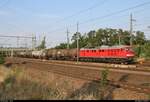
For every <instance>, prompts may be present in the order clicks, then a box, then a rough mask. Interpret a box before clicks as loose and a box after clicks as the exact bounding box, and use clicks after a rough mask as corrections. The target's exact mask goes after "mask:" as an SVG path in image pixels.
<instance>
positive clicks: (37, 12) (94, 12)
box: [0, 0, 150, 47]
mask: <svg viewBox="0 0 150 102" xmlns="http://www.w3.org/2000/svg"><path fill="white" fill-rule="evenodd" d="M145 2H150V0H0V35H20V36H21V35H25V36H31V35H32V34H35V35H36V36H37V40H38V42H39V38H42V36H44V35H46V40H47V46H48V47H52V46H55V45H57V44H59V43H61V42H65V41H66V29H67V27H68V29H69V31H70V37H71V36H72V35H73V33H75V32H76V26H75V24H76V23H77V22H79V31H80V32H82V33H85V32H88V31H90V30H96V29H98V28H106V27H107V28H122V29H125V30H129V17H130V13H133V17H134V19H136V22H134V30H135V31H136V30H142V31H144V32H145V34H146V36H147V38H150V35H149V34H150V29H148V27H147V26H150V4H147V5H144V6H141V7H138V8H135V9H131V10H127V11H125V12H122V13H119V14H117V15H113V16H106V15H109V14H112V13H114V12H117V11H120V10H124V9H127V8H130V7H134V6H136V5H139V4H142V3H145ZM103 16H106V17H103ZM95 18H97V19H96V20H95ZM88 20H90V22H86V21H88ZM25 41H28V45H30V43H31V41H29V40H25V39H22V40H20V44H25ZM3 43H4V44H13V43H14V44H13V45H16V39H12V38H7V39H6V38H5V39H4V38H3V39H2V38H0V44H3Z"/></svg>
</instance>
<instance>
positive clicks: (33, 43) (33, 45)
mask: <svg viewBox="0 0 150 102" xmlns="http://www.w3.org/2000/svg"><path fill="white" fill-rule="evenodd" d="M0 37H1V38H16V39H17V47H19V39H31V40H32V49H35V47H36V36H6V35H0ZM1 45H2V44H1Z"/></svg>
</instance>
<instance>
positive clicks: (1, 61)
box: [0, 56, 5, 64]
mask: <svg viewBox="0 0 150 102" xmlns="http://www.w3.org/2000/svg"><path fill="white" fill-rule="evenodd" d="M4 63H5V59H4V57H3V56H0V64H4Z"/></svg>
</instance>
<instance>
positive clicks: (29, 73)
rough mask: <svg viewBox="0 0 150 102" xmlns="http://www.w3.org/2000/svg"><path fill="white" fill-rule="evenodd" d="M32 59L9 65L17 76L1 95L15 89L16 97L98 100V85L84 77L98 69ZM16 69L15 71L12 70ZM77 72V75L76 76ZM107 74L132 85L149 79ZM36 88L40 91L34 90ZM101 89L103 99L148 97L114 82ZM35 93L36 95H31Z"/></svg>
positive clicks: (98, 75)
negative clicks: (73, 67)
mask: <svg viewBox="0 0 150 102" xmlns="http://www.w3.org/2000/svg"><path fill="white" fill-rule="evenodd" d="M13 61H15V60H13ZM19 61H21V60H19ZM34 62H35V61H33V62H32V63H31V62H30V63H28V62H26V61H23V62H22V61H21V63H19V62H16V61H15V63H14V64H12V65H11V66H9V70H13V71H17V70H18V68H19V71H17V72H19V76H18V75H17V77H15V78H16V80H15V82H14V83H13V85H12V86H11V87H13V89H15V90H10V89H12V88H8V90H10V91H9V92H10V93H7V92H8V90H7V92H6V90H3V91H4V92H3V93H5V94H3V96H4V95H9V96H11V98H16V96H15V94H12V93H13V92H14V91H16V90H17V91H16V92H15V93H17V94H19V95H20V96H19V99H29V98H30V99H37V98H39V99H79V100H80V99H81V100H82V99H100V93H101V91H100V84H96V83H95V81H91V80H87V78H89V77H90V76H95V75H97V76H96V78H100V76H101V75H100V73H101V72H100V71H98V72H96V73H95V72H94V71H92V70H87V71H85V69H82V70H80V69H77V68H76V69H72V68H71V67H70V68H69V69H68V68H66V67H63V66H53V65H52V64H51V65H49V64H47V65H44V64H41V63H34ZM9 63H10V60H9ZM16 68H17V70H15V69H16ZM91 72H92V73H91ZM72 73H74V74H72ZM77 75H78V76H79V77H77ZM81 75H82V76H86V77H87V78H86V77H84V78H85V79H82V78H80V77H81ZM107 77H109V78H112V79H114V80H118V81H120V82H121V83H126V82H128V83H131V84H133V83H134V84H135V85H148V82H149V81H148V80H149V79H148V77H144V76H135V75H129V74H123V75H121V74H120V73H116V74H115V73H113V74H110V73H109V76H107ZM12 79H13V78H12ZM10 82H11V81H10ZM12 82H13V81H12ZM29 86H30V87H29ZM37 89H38V90H39V89H40V90H39V91H37ZM48 89H50V91H51V92H52V93H49V91H48V93H47V91H44V90H48ZM27 90H31V91H27ZM105 91H106V92H105V93H106V95H105V99H127V100H131V99H133V100H134V99H135V100H140V99H141V100H148V96H149V94H145V93H142V92H137V91H136V90H135V91H133V90H132V89H130V88H128V87H127V88H122V87H116V86H114V85H108V86H107V87H106V90H105ZM33 92H34V93H33ZM35 92H36V93H39V94H35ZM40 93H41V94H40ZM54 93H57V94H54ZM120 93H121V94H120ZM127 93H128V94H127ZM51 95H52V96H51ZM8 98H10V97H8ZM16 99H17V98H16Z"/></svg>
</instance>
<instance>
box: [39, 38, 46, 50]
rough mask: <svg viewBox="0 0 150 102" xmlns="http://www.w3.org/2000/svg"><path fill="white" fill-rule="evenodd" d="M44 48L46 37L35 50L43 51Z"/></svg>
mask: <svg viewBox="0 0 150 102" xmlns="http://www.w3.org/2000/svg"><path fill="white" fill-rule="evenodd" d="M45 48H46V37H44V38H43V40H42V42H41V44H40V45H39V46H38V47H37V49H39V50H41V49H45Z"/></svg>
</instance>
